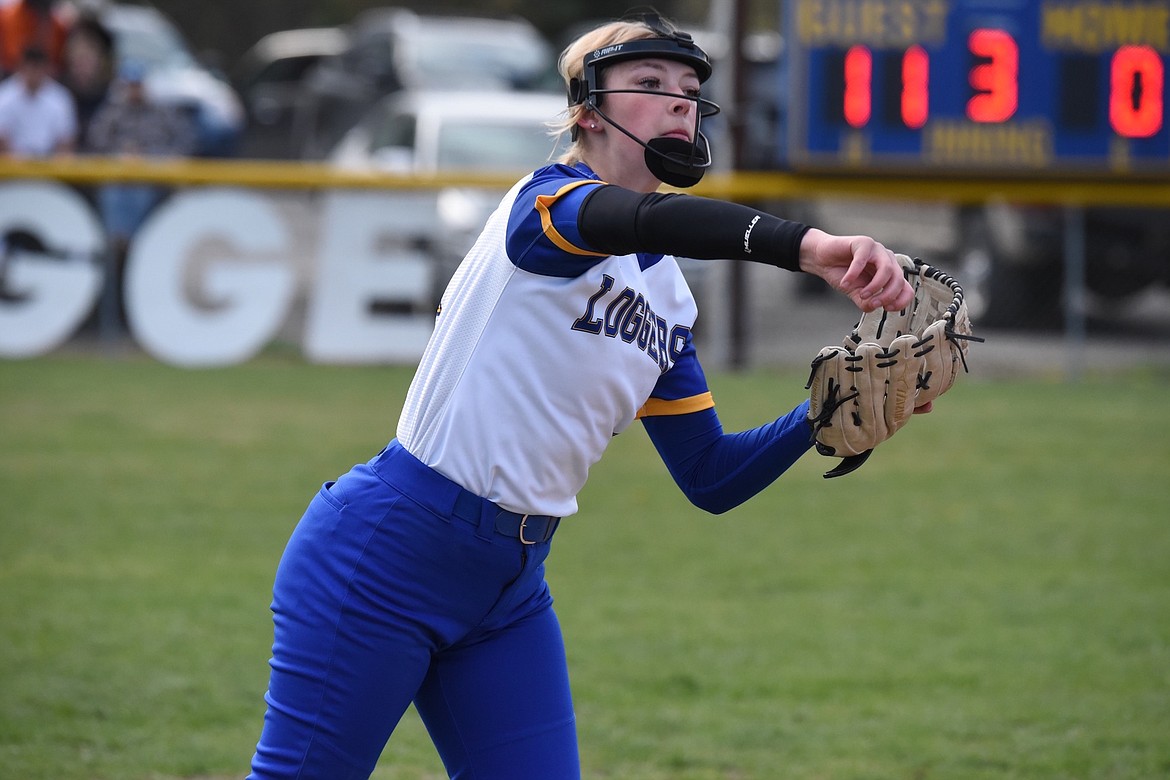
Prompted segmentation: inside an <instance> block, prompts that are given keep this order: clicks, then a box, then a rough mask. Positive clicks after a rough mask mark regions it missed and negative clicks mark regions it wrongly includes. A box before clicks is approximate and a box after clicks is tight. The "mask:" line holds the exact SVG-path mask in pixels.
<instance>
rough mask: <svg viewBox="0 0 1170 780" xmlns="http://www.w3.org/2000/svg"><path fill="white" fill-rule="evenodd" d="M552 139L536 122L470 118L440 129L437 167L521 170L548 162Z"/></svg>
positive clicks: (461, 169)
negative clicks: (526, 122) (486, 120)
mask: <svg viewBox="0 0 1170 780" xmlns="http://www.w3.org/2000/svg"><path fill="white" fill-rule="evenodd" d="M553 147H554V139H553V138H552V137H550V136H549V135H548V134H547V132H546V131H545V128H544V126H543V125H542V124H540V123H539V122H534V123H532V124H524V125H518V124H516V123H514V122H513V123H504V122H497V123H492V122H490V121H489V122H485V121H482V120H477V121H475V122H471V121H470V120H469V121H468V122H467V123H465V124H463V123H447V124H445V125H444V126H443V127H442V129H440V131H439V149H438V167H439V169H440V170H460V171H501V172H503V171H524V170H531V169H533V168H536V167H538V166H540V165H543V164H545V163H546V162H548V160H549V158H550V157H551V156H552V154H553Z"/></svg>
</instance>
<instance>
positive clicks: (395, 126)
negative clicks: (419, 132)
mask: <svg viewBox="0 0 1170 780" xmlns="http://www.w3.org/2000/svg"><path fill="white" fill-rule="evenodd" d="M416 126H417V122H416V121H415V117H414V116H413V115H412V114H397V113H393V112H391V113H388V114H387V115H386V116H385V117H384V118H383V120H382V121H381V122H378V123H377V124H376V125H375V127H374V131H373V135H372V137H371V138H370V151H371V152H376V151H378V150H379V149H385V148H389V147H404V148H407V149H413V148H414V134H415V127H416Z"/></svg>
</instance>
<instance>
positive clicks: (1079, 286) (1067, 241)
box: [1064, 204, 1088, 382]
mask: <svg viewBox="0 0 1170 780" xmlns="http://www.w3.org/2000/svg"><path fill="white" fill-rule="evenodd" d="M1086 308H1087V307H1086V296H1085V210H1084V208H1083V207H1082V206H1078V205H1072V204H1069V205H1067V206H1065V207H1064V333H1065V347H1066V351H1067V356H1066V361H1067V362H1066V367H1065V377H1066V379H1068V380H1069V381H1073V382H1076V381H1079V380H1080V379H1081V377H1082V376H1083V374H1084V367H1085V343H1086V341H1087V333H1088V328H1087V325H1086V321H1085V317H1086Z"/></svg>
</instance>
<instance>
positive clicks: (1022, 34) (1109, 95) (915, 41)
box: [782, 0, 1170, 178]
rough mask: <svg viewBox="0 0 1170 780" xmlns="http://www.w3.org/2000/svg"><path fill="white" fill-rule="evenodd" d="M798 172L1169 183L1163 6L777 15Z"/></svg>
mask: <svg viewBox="0 0 1170 780" xmlns="http://www.w3.org/2000/svg"><path fill="white" fill-rule="evenodd" d="M782 4H783V5H782V7H783V8H784V20H785V21H784V25H785V26H784V38H785V42H786V49H785V54H784V56H785V66H786V68H785V70H786V84H785V85H783V86H784V87H785V91H786V93H787V94H786V96H785V98H784V101H785V103H786V105H787V107H788V125H787V128H786V139H785V141H784V145H785V147H786V148H785V157H786V159H787V161H788V164H789V165H790V166H791V167H792V168H794V169H796V170H823V171H833V170H839V171H843V172H845V171H884V172H890V173H898V172H904V173H908V174H912V173H918V174H921V173H925V172H932V171H937V172H940V173H969V174H978V173H984V174H994V175H1019V176H1038V175H1046V174H1052V175H1063V174H1077V175H1090V176H1097V175H1101V176H1105V177H1126V176H1141V177H1151V176H1152V177H1163V178H1165V177H1170V125H1168V123H1167V105H1168V103H1170V101H1168V97H1167V95H1168V91H1167V84H1168V73H1167V70H1168V68H1167V61H1168V59H1170V0H1144V1H1143V0H1132V1H1123V0H1113V1H1112V2H1110V1H1108V0H782Z"/></svg>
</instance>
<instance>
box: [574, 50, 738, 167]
mask: <svg viewBox="0 0 1170 780" xmlns="http://www.w3.org/2000/svg"><path fill="white" fill-rule="evenodd" d="M662 34H663V37H661V38H648V39H642V40H637V41H630V42H629V43H615V44H613V45H612V46H606V47H604V48H601V49H597V50H596V51H593V52H590V53H589V54H587V55H585V67H584V78H583V79H573V80H572V81H571V82H570V83H569V105H570V106H577V105H582V104H584V105H585V107H586V108H588V109H589V110H591V111H595V112H597V115H598V116H600V117H601V118H602V119H604V120H605V121H606V122H608V123H609V124H610V125H612V126H613V127H615V128H617V129H618V130H619V131H620V132H621V133H623V134H624V135H626V136H627V137H628V138H630V139H632V140H633V141H634V142H636V143H637V144H638V145H640V146H641V147H642V148H643V149H645V150H646V152H645V158H646V167H647V168H648V169H649V170H650V172H651V173H653V174H654V175H655V176H656V177H657V178H658V179H659V180H660V181H662V182H665V183H666V184H669V185H671V186H672V187H691V186H694V185H695V184H697V183H698V182H699V180H700V179H702V178H703V174H704V173H705V172H706V170H707V169H708V168H710V167H711V144H710V142H709V141H708V140H707V137H706V136H705V135H703V133H702V132H701V130H700V129H699V126H700V123H701V121H702V119H703V117H708V116H714V115H715V114H718V113H719V106H717V105H716V104H715V103H713V102H711V101H710V100H705V99H703V98H700V97H693V96H691V95H679V94H676V93H673V92H661V91H658V90H649V89H601V88H600V86H599V85H600V83H601V71H602V69H603V68H606V67H608V66H610V65H613V64H614V63H616V62H623V61H625V60H641V59H668V60H676V61H678V62H682V63H685V64H687V65H690V66H691V67H693V68H694V69H695V74H696V75H697V76H698V77H699V83H700V84H701V83H703V82H704V81H706V80H707V79H708V78H710V76H711V60H710V59H709V58H708V57H707V53H706V52H705V51H703V50H702V49H700V48H699V47H698V46H697V45H695V42H694V41H693V40H692V39H691V36H690V35H688V34H687V33H684V32H669V31H666V30H662ZM619 93H627V94H642V95H662V96H666V97H673V98H680V97H681V98H684V99H686V100H690V101H693V102H694V103H695V104H696V106H695V108H696V111H695V127H694V130H693V131H692V133H691V138H692V139H693V140H691V141H684V140H683V139H681V138H670V137H661V138H651V139H650V140H649V141H643V140H642V139H641V138H638V137H636V136H635V135H634V134H633V133H631V132H630V131H628V130H626V129H625V128H624V127H622V126H621V125H619V124H617V123H616V122H614V121H613V120H612V119H610V118H609V117H608V116H607V115H606V114H605V112H604V111H602V110H601V108H600V106H601V101H602V97H603V96H604V95H606V94H619ZM576 137H577V129H576V128H573V138H574V139H576Z"/></svg>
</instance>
